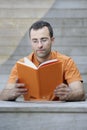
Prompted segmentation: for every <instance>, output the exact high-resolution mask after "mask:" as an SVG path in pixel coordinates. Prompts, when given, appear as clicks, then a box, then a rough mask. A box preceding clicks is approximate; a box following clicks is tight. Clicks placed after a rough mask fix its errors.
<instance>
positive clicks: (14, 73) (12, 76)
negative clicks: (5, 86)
mask: <svg viewBox="0 0 87 130" xmlns="http://www.w3.org/2000/svg"><path fill="white" fill-rule="evenodd" d="M17 78H18V74H17V65H16V64H15V65H14V66H13V68H12V70H11V73H10V75H9V78H8V83H15V81H16V79H17Z"/></svg>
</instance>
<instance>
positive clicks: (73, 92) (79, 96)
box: [54, 81, 85, 101]
mask: <svg viewBox="0 0 87 130" xmlns="http://www.w3.org/2000/svg"><path fill="white" fill-rule="evenodd" d="M54 94H55V96H57V97H59V99H60V100H62V101H83V100H85V91H84V87H83V83H81V82H80V81H75V82H72V83H70V84H69V85H66V84H60V85H59V86H58V87H57V88H56V89H55V91H54Z"/></svg>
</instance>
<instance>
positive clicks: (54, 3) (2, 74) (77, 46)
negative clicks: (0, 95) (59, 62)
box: [0, 0, 87, 92]
mask: <svg viewBox="0 0 87 130" xmlns="http://www.w3.org/2000/svg"><path fill="white" fill-rule="evenodd" d="M39 19H43V20H47V21H48V22H50V23H51V24H52V26H53V28H54V35H55V44H54V46H53V49H55V50H57V51H60V52H61V53H64V54H66V55H69V56H71V57H72V58H73V59H74V61H75V62H76V64H77V66H78V68H79V70H80V72H81V74H82V77H83V80H84V85H85V89H86V92H87V51H86V50H87V0H50V1H49V0H44V1H41V0H33V1H32V0H29V1H28V0H18V1H17V0H13V1H12V0H3V1H2V0H0V79H1V80H0V84H1V85H0V88H1V89H2V88H3V87H4V86H5V83H6V81H7V79H8V75H9V73H10V70H11V68H12V66H13V65H14V64H15V62H16V61H17V60H18V59H19V58H21V57H23V56H26V55H27V54H28V53H29V52H31V48H30V45H29V38H28V28H29V27H30V25H31V24H32V22H34V21H36V20H39Z"/></svg>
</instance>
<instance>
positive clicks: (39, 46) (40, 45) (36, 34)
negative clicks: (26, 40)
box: [30, 27, 54, 59]
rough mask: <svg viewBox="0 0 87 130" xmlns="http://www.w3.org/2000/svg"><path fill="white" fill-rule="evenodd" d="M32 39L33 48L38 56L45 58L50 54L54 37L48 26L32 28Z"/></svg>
mask: <svg viewBox="0 0 87 130" xmlns="http://www.w3.org/2000/svg"><path fill="white" fill-rule="evenodd" d="M30 40H31V45H32V49H33V51H34V53H35V55H36V56H37V58H43V59H45V58H47V57H48V56H49V54H50V52H51V46H52V43H53V41H54V38H53V37H52V38H51V37H50V34H49V30H48V28H47V27H43V28H41V29H38V30H34V29H31V32H30Z"/></svg>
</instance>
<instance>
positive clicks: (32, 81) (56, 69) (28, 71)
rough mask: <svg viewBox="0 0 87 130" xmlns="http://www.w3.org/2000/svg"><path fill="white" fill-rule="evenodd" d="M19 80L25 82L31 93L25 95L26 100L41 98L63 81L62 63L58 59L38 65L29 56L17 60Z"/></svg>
mask: <svg viewBox="0 0 87 130" xmlns="http://www.w3.org/2000/svg"><path fill="white" fill-rule="evenodd" d="M17 70H18V78H19V82H21V83H25V87H26V88H28V89H29V93H28V94H25V95H24V99H25V100H29V99H30V97H33V98H35V99H36V98H37V99H41V98H42V97H46V96H47V95H49V94H51V93H52V92H53V91H54V89H55V88H56V87H57V86H58V85H59V84H60V83H62V63H61V62H59V61H58V60H57V59H53V60H49V61H46V62H43V63H42V64H40V65H39V66H38V67H36V66H35V65H34V64H33V63H32V62H31V61H30V60H28V59H27V58H25V59H24V63H23V62H17Z"/></svg>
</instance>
